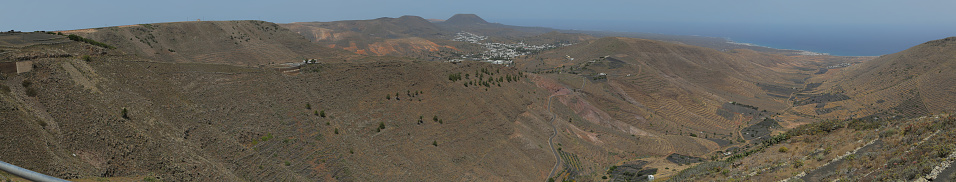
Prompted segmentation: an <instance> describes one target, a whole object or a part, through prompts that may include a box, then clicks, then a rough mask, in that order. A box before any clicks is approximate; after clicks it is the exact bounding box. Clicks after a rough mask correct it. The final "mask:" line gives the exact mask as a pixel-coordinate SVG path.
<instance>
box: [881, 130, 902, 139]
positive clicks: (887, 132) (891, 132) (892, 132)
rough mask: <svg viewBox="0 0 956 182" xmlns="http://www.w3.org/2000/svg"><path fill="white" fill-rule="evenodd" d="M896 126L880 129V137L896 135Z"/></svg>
mask: <svg viewBox="0 0 956 182" xmlns="http://www.w3.org/2000/svg"><path fill="white" fill-rule="evenodd" d="M898 132H899V131H897V129H896V128H886V130H883V131H880V137H883V138H886V137H891V136H893V135H896V133H898Z"/></svg>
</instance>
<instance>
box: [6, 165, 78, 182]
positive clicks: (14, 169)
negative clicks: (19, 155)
mask: <svg viewBox="0 0 956 182" xmlns="http://www.w3.org/2000/svg"><path fill="white" fill-rule="evenodd" d="M0 170H3V171H6V172H8V173H10V174H13V175H17V176H19V177H21V178H24V179H27V180H30V181H67V180H63V179H60V178H57V177H53V176H47V175H45V174H42V173H38V172H34V171H31V170H29V169H24V168H22V167H20V166H16V165H13V164H10V163H6V162H3V161H0Z"/></svg>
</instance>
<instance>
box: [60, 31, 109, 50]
mask: <svg viewBox="0 0 956 182" xmlns="http://www.w3.org/2000/svg"><path fill="white" fill-rule="evenodd" d="M66 37H68V38H70V40H73V41H77V42H85V43H87V44H91V45H95V46H100V47H103V48H107V49H116V47H113V46H111V45H107V44H105V43H102V42H97V41H95V40H93V39H88V38H83V37H80V36H79V35H73V34H70V35H69V36H66Z"/></svg>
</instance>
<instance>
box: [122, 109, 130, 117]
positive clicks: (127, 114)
mask: <svg viewBox="0 0 956 182" xmlns="http://www.w3.org/2000/svg"><path fill="white" fill-rule="evenodd" d="M122 114H123V119H129V111H128V110H126V108H125V107H124V108H123V111H122Z"/></svg>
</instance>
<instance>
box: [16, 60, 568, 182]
mask: <svg viewBox="0 0 956 182" xmlns="http://www.w3.org/2000/svg"><path fill="white" fill-rule="evenodd" d="M88 47H89V45H85V44H83V43H76V42H72V43H67V44H56V45H44V46H32V47H28V48H24V50H21V51H31V50H50V49H55V50H61V51H66V52H68V53H70V54H74V55H86V54H87V53H88V52H86V49H88ZM119 49H122V48H119ZM105 51H107V52H108V53H107V54H103V55H94V56H93V57H92V61H83V60H81V59H78V58H77V57H62V58H42V59H34V60H33V61H34V64H35V65H36V69H34V70H33V71H32V72H29V73H24V74H20V75H8V76H9V77H4V80H3V82H2V85H3V86H5V88H10V91H9V92H7V91H4V92H2V93H0V101H2V102H0V104H2V107H3V108H4V109H3V110H2V111H0V112H3V116H5V117H2V119H0V126H3V127H0V128H3V130H4V131H5V132H3V133H6V134H5V135H4V137H3V143H4V144H3V145H0V146H2V147H0V153H2V154H0V158H2V159H4V161H6V162H10V163H13V164H16V165H20V166H23V167H25V168H28V169H32V170H37V171H39V172H43V173H46V174H51V175H54V176H57V177H62V178H68V179H75V178H94V177H125V176H146V177H154V178H158V179H162V180H168V181H242V180H249V181H269V180H275V179H288V180H304V181H308V180H342V181H375V180H381V179H393V180H409V181H420V180H435V179H443V180H458V179H496V180H521V181H532V180H534V181H537V180H542V179H544V178H546V177H547V172H548V170H550V168H543V167H528V166H549V165H550V164H553V163H554V161H553V160H552V159H553V158H550V157H551V155H550V153H549V151H548V150H547V149H548V148H546V147H545V148H542V147H541V146H547V143H546V141H547V137H548V135H547V134H548V133H549V131H550V130H549V129H546V127H547V125H546V121H547V119H548V118H549V115H546V114H547V113H546V110H545V108H547V106H546V105H545V104H546V103H547V100H546V98H547V95H545V94H546V92H544V90H542V89H539V88H536V87H535V86H534V85H533V84H531V83H530V82H529V81H525V80H530V79H523V81H509V82H504V81H501V82H500V83H499V82H497V81H495V82H491V83H493V84H494V85H493V86H470V87H466V86H464V85H462V84H463V82H464V81H452V80H449V79H448V75H449V74H451V73H459V72H466V73H470V72H475V71H478V70H482V69H484V70H494V71H493V72H489V74H483V76H484V77H487V78H490V77H492V76H491V74H493V77H496V78H503V77H504V76H505V75H508V76H509V77H511V76H514V77H518V75H519V74H518V73H517V72H516V71H515V70H513V69H509V68H505V67H500V66H496V65H490V64H486V63H462V64H448V63H439V62H421V61H411V60H407V59H402V58H375V57H370V58H362V60H354V61H350V62H349V63H341V62H322V63H319V64H309V65H305V66H303V67H301V68H299V70H298V72H292V73H282V72H279V71H276V70H273V69H269V68H259V67H244V66H233V65H222V64H206V63H176V62H165V61H152V60H150V59H147V58H142V57H138V56H135V55H130V54H122V53H121V52H120V51H119V50H109V49H107V50H105ZM476 77H477V76H476ZM476 79H477V78H475V77H471V78H470V79H465V81H469V80H471V81H474V80H476ZM27 83H29V84H27ZM7 116H10V117H7ZM433 119H434V120H433ZM501 151H508V152H506V153H501ZM411 166H419V167H411Z"/></svg>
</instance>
